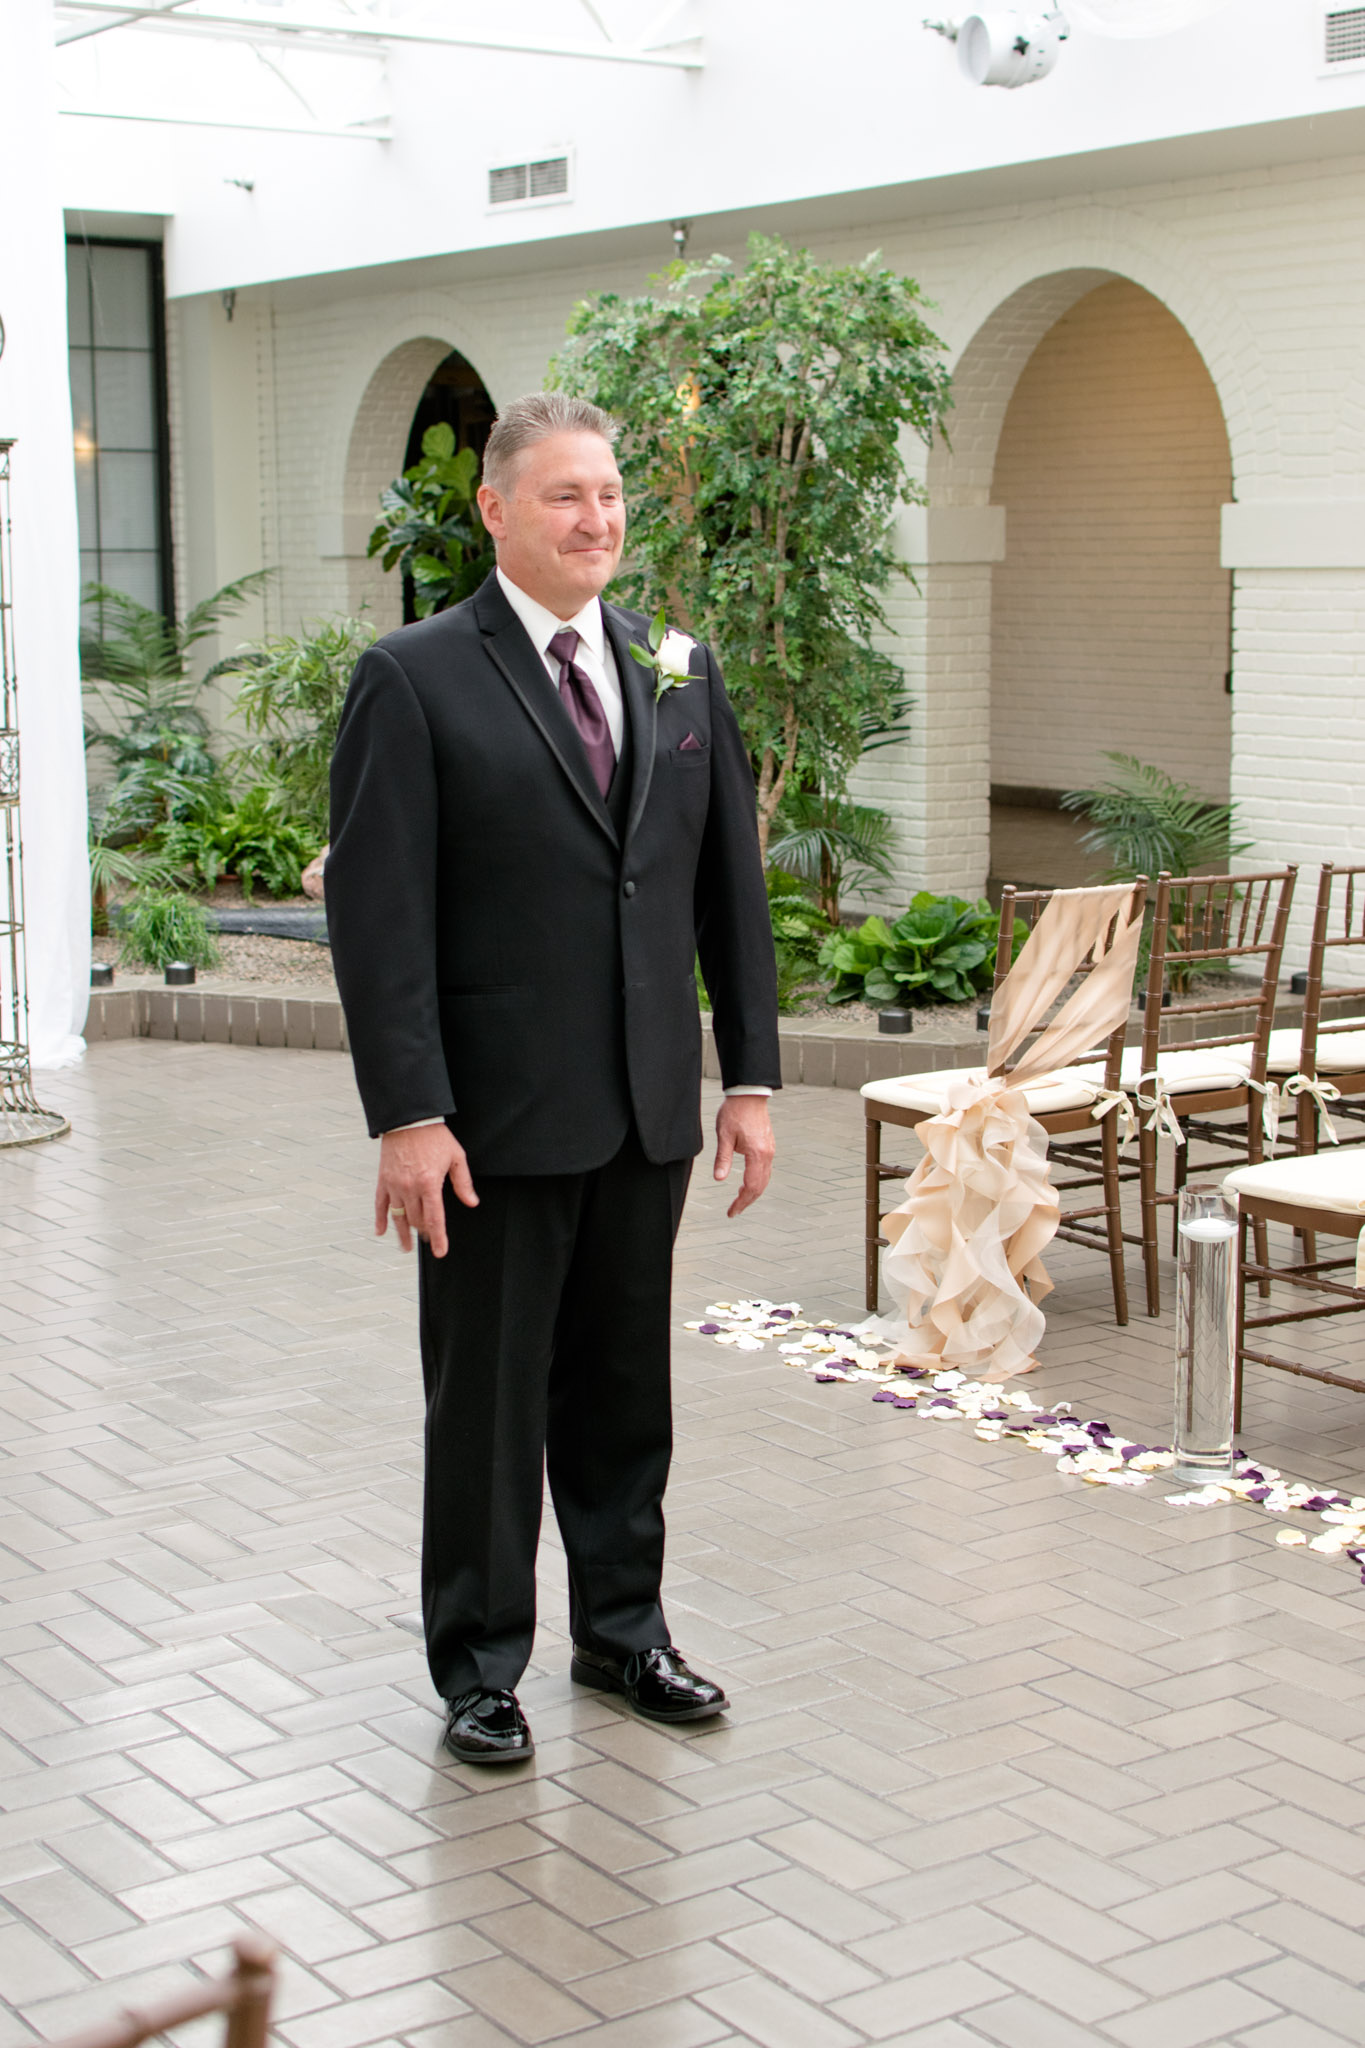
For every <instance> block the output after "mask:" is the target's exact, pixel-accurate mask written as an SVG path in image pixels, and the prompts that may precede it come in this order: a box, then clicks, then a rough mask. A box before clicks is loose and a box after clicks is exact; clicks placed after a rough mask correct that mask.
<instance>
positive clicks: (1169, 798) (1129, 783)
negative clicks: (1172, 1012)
mask: <svg viewBox="0 0 1365 2048" xmlns="http://www.w3.org/2000/svg"><path fill="white" fill-rule="evenodd" d="M1104 758H1105V760H1106V761H1112V762H1113V764H1114V767H1115V770H1116V773H1115V775H1114V777H1113V779H1112V781H1110V782H1103V783H1100V784H1099V785H1098V786H1097V787H1096V788H1094V789H1072V790H1068V791H1067V793H1066V795H1065V796H1064V797H1063V798H1062V808H1063V810H1067V811H1079V812H1080V813H1081V814H1082V816H1084V817H1086V818H1087V819H1089V821H1090V826H1091V829H1090V831H1088V832H1086V833H1085V834H1083V836H1082V838H1081V845H1082V846H1083V847H1084V849H1085V851H1086V852H1087V853H1094V854H1108V855H1109V860H1110V865H1109V868H1108V869H1107V871H1106V873H1105V875H1104V877H1103V879H1104V880H1105V881H1106V882H1131V881H1134V880H1136V878H1137V877H1138V876H1139V875H1159V874H1160V873H1161V872H1162V871H1163V869H1164V870H1165V872H1166V873H1167V874H1171V875H1197V874H1206V875H1216V874H1225V873H1226V872H1227V870H1228V868H1229V867H1230V866H1231V865H1232V862H1233V861H1234V860H1235V859H1236V858H1238V856H1239V855H1241V854H1244V853H1248V852H1250V850H1251V841H1250V840H1249V839H1235V838H1234V837H1233V834H1234V832H1235V831H1236V829H1237V806H1236V804H1235V803H1215V802H1213V801H1212V799H1211V798H1209V797H1206V796H1202V795H1201V794H1200V792H1199V791H1198V790H1197V789H1195V788H1194V787H1193V785H1192V784H1191V783H1188V782H1177V781H1176V779H1175V777H1174V776H1173V775H1169V774H1167V772H1166V770H1165V769H1164V768H1157V767H1155V766H1154V765H1153V764H1152V763H1151V762H1150V761H1140V760H1139V759H1138V758H1137V756H1136V755H1135V754H1111V753H1107V754H1106V755H1105V757H1104ZM1185 912H1186V892H1185V891H1184V890H1183V889H1175V890H1173V891H1172V892H1171V939H1172V942H1173V944H1174V946H1175V948H1176V950H1179V949H1180V948H1181V946H1182V945H1183V943H1184V933H1185ZM1146 959H1147V939H1146V938H1144V940H1143V948H1142V956H1141V961H1140V967H1139V971H1140V972H1145V967H1146ZM1221 965H1222V963H1220V962H1218V961H1214V960H1209V961H1206V962H1205V963H1204V969H1203V971H1204V972H1212V971H1217V970H1219V969H1220V967H1221ZM1193 978H1194V974H1193V969H1192V968H1189V967H1180V966H1174V965H1173V966H1172V967H1171V968H1170V970H1169V982H1170V987H1171V988H1172V990H1173V991H1174V992H1175V993H1176V994H1181V993H1183V992H1184V991H1186V990H1187V989H1188V988H1189V986H1190V983H1191V982H1192V980H1193Z"/></svg>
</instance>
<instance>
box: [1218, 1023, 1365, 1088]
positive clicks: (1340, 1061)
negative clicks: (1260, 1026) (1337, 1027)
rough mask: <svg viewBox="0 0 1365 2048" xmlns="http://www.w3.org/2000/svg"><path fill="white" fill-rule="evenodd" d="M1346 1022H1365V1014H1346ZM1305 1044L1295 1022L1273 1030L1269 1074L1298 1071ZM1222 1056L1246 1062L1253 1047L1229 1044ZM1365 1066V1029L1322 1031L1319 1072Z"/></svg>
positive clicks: (1352, 1071) (1348, 1070)
mask: <svg viewBox="0 0 1365 2048" xmlns="http://www.w3.org/2000/svg"><path fill="white" fill-rule="evenodd" d="M1341 1022H1342V1023H1343V1024H1352V1025H1361V1026H1365V1017H1343V1018H1342V1019H1341ZM1302 1045H1303V1034H1302V1033H1301V1032H1300V1031H1299V1030H1297V1029H1296V1027H1295V1026H1293V1025H1292V1024H1290V1025H1286V1026H1285V1027H1284V1028H1283V1029H1282V1030H1280V1031H1272V1032H1271V1034H1270V1044H1269V1046H1268V1048H1267V1051H1266V1063H1265V1065H1266V1072H1267V1073H1268V1074H1297V1073H1298V1071H1299V1053H1300V1051H1301V1049H1302ZM1223 1057H1225V1058H1227V1059H1237V1060H1240V1061H1242V1063H1243V1064H1244V1065H1248V1066H1249V1065H1250V1063H1251V1047H1250V1045H1249V1044H1247V1045H1228V1046H1224V1048H1223ZM1362 1068H1365V1029H1361V1030H1358V1031H1357V1030H1352V1031H1320V1032H1319V1033H1318V1072H1319V1073H1320V1074H1356V1073H1359V1072H1360V1071H1361V1069H1362Z"/></svg>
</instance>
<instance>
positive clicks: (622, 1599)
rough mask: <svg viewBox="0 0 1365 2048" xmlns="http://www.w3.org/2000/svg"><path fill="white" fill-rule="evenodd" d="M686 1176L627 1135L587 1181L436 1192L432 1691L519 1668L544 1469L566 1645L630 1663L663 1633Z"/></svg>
mask: <svg viewBox="0 0 1365 2048" xmlns="http://www.w3.org/2000/svg"><path fill="white" fill-rule="evenodd" d="M691 1168H692V1162H691V1160H690V1159H679V1160H674V1161H671V1162H669V1163H667V1164H665V1165H663V1166H655V1165H652V1164H651V1163H650V1162H649V1160H647V1159H646V1158H645V1156H644V1153H643V1151H642V1150H641V1148H640V1143H639V1139H638V1138H637V1137H636V1135H635V1132H634V1130H633V1129H632V1131H631V1132H630V1134H629V1135H628V1137H627V1138H626V1141H625V1143H624V1144H623V1145H622V1147H621V1150H620V1151H619V1152H618V1153H617V1155H616V1157H615V1158H614V1159H612V1160H610V1161H609V1162H608V1164H607V1165H605V1166H600V1167H597V1168H595V1169H594V1170H593V1171H591V1172H589V1173H574V1174H545V1175H509V1176H499V1175H495V1174H480V1175H476V1177H475V1187H476V1189H477V1192H478V1195H479V1206H478V1208H477V1209H466V1208H464V1207H463V1206H462V1204H460V1203H459V1202H457V1201H456V1200H455V1198H454V1195H453V1194H452V1193H451V1190H450V1188H449V1186H448V1185H447V1188H446V1224H447V1229H448V1231H449V1235H450V1249H449V1251H448V1252H447V1253H446V1256H445V1257H444V1258H443V1259H436V1258H433V1257H432V1255H431V1252H430V1250H429V1248H428V1247H427V1246H426V1245H425V1244H424V1245H422V1247H421V1250H420V1256H419V1272H420V1288H421V1330H422V1372H423V1379H424V1381H425V1385H426V1400H427V1422H426V1494H425V1507H424V1514H423V1524H422V1609H423V1615H424V1618H425V1622H426V1638H427V1659H428V1662H429V1664H430V1666H431V1676H432V1679H433V1681H434V1683H435V1686H436V1690H437V1692H438V1693H440V1695H441V1696H442V1698H443V1699H452V1698H454V1697H455V1696H456V1695H457V1694H459V1693H462V1692H467V1691H468V1690H470V1689H471V1688H472V1687H475V1686H478V1687H482V1688H485V1689H487V1690H489V1691H496V1690H500V1689H502V1688H506V1689H508V1690H510V1689H511V1688H513V1687H514V1686H515V1685H516V1683H517V1681H518V1679H519V1678H520V1677H521V1674H522V1672H523V1671H524V1670H525V1668H526V1664H527V1661H528V1659H529V1657H530V1654H531V1643H532V1639H533V1637H534V1634H535V1619H536V1608H535V1561H536V1546H537V1542H538V1540H539V1536H540V1517H541V1502H542V1498H543V1492H544V1478H543V1475H544V1473H545V1472H546V1470H548V1473H549V1480H550V1493H551V1498H552V1499H553V1502H554V1508H555V1515H556V1518H557V1520H558V1522H559V1528H560V1534H561V1535H562V1537H563V1540H564V1549H565V1552H566V1555H567V1558H568V1566H569V1612H570V1621H571V1625H572V1629H573V1638H574V1641H575V1642H577V1643H581V1644H582V1645H583V1646H584V1648H586V1649H594V1650H598V1651H601V1652H604V1653H606V1654H609V1655H612V1656H620V1657H626V1656H629V1655H630V1653H631V1652H632V1651H635V1650H647V1649H651V1648H653V1647H654V1646H655V1645H656V1644H660V1643H666V1642H668V1640H669V1634H668V1628H667V1625H666V1623H665V1621H664V1617H663V1609H662V1607H661V1605H660V1601H659V1581H660V1576H661V1573H662V1570H663V1552H664V1517H663V1494H664V1487H665V1485H666V1484H667V1480H668V1467H669V1460H670V1457H671V1454H672V1447H673V1424H672V1403H671V1397H670V1386H669V1312H670V1304H669V1297H670V1290H671V1284H672V1273H673V1241H674V1239H675V1237H676V1236H677V1231H678V1224H679V1221H680V1220H681V1216H682V1207H683V1200H684V1197H685V1196H686V1193H687V1183H688V1179H689V1177H690V1174H691Z"/></svg>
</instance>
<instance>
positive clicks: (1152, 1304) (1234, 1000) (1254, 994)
mask: <svg viewBox="0 0 1365 2048" xmlns="http://www.w3.org/2000/svg"><path fill="white" fill-rule="evenodd" d="M1297 872H1298V870H1297V868H1296V867H1292V866H1291V867H1285V868H1276V869H1273V870H1270V871H1267V872H1263V873H1260V874H1252V875H1183V876H1179V877H1175V878H1173V877H1172V876H1170V875H1167V874H1163V875H1161V876H1160V877H1159V878H1158V881H1157V889H1156V903H1155V908H1154V913H1153V919H1152V937H1151V955H1150V960H1149V966H1148V974H1147V996H1146V1011H1145V1015H1144V1017H1143V1028H1142V1044H1141V1048H1140V1050H1139V1052H1138V1056H1137V1059H1136V1060H1134V1058H1133V1056H1132V1054H1131V1053H1130V1054H1129V1057H1128V1059H1127V1060H1125V1061H1124V1063H1123V1078H1124V1083H1125V1085H1126V1086H1128V1087H1129V1089H1130V1092H1131V1093H1132V1095H1133V1099H1134V1102H1135V1104H1136V1106H1137V1108H1138V1111H1139V1131H1138V1167H1139V1175H1138V1179H1139V1187H1140V1190H1141V1205H1142V1259H1143V1267H1144V1270H1145V1275H1146V1282H1147V1313H1148V1314H1149V1315H1153V1316H1155V1315H1159V1314H1160V1313H1161V1282H1160V1277H1159V1273H1158V1267H1157V1216H1158V1211H1159V1210H1160V1209H1162V1208H1164V1207H1167V1206H1171V1207H1173V1206H1174V1204H1175V1202H1176V1200H1177V1199H1178V1196H1179V1192H1180V1189H1181V1188H1182V1187H1183V1186H1184V1183H1185V1178H1186V1173H1187V1168H1188V1155H1189V1142H1188V1141H1189V1138H1190V1137H1191V1135H1194V1136H1196V1137H1198V1138H1200V1139H1201V1140H1203V1142H1205V1143H1206V1144H1213V1145H1219V1146H1223V1147H1226V1148H1228V1149H1231V1150H1232V1151H1234V1152H1236V1153H1238V1154H1240V1156H1241V1157H1242V1158H1243V1159H1245V1160H1247V1161H1248V1162H1249V1163H1251V1164H1253V1165H1255V1164H1257V1163H1258V1162H1259V1161H1260V1160H1261V1159H1262V1158H1263V1157H1264V1155H1265V1132H1264V1116H1265V1108H1264V1105H1265V1102H1266V1061H1267V1055H1268V1051H1269V1044H1270V1033H1271V1029H1272V1026H1273V1024H1274V1021H1275V1002H1276V997H1277V994H1278V987H1279V976H1280V962H1281V959H1282V957H1283V954H1284V940H1285V931H1286V929H1287V926H1288V922H1289V908H1290V904H1291V903H1292V901H1293V896H1294V878H1295V876H1296V874H1297ZM1234 968H1240V970H1241V972H1240V974H1239V976H1238V979H1239V981H1240V982H1241V986H1240V987H1237V986H1234V985H1232V984H1229V988H1228V993H1227V994H1221V993H1220V994H1217V995H1214V994H1212V993H1209V992H1207V991H1204V992H1200V993H1198V994H1195V995H1190V994H1189V993H1188V986H1187V985H1188V983H1189V981H1190V980H1191V979H1193V978H1194V977H1195V976H1197V975H1198V974H1199V973H1200V972H1201V970H1202V971H1203V973H1204V974H1205V975H1206V976H1208V975H1211V974H1213V973H1214V972H1215V971H1216V970H1221V969H1228V970H1233V969H1234ZM1248 980H1250V981H1251V982H1252V986H1250V987H1248V986H1247V983H1248ZM1166 995H1169V997H1170V1006H1169V1007H1168V1008H1163V1004H1162V998H1163V996H1166ZM1249 1007H1254V1011H1255V1024H1254V1028H1253V1031H1252V1035H1251V1038H1250V1039H1249V1040H1248V1038H1247V1036H1246V1029H1245V1024H1244V1022H1242V1020H1243V1019H1244V1018H1245V1014H1246V1011H1247V1009H1248V1008H1249ZM1239 1013H1240V1015H1239ZM1192 1020H1193V1021H1194V1029H1193V1032H1191V1030H1190V1025H1191V1022H1192ZM1234 1021H1236V1023H1237V1024H1238V1025H1239V1026H1240V1028H1237V1029H1227V1030H1223V1031H1220V1030H1219V1029H1218V1026H1219V1024H1225V1025H1228V1026H1232V1025H1233V1024H1234ZM1134 1068H1136V1069H1137V1071H1136V1072H1134ZM1229 1111H1234V1112H1237V1111H1240V1112H1241V1114H1240V1116H1239V1117H1238V1119H1237V1121H1236V1122H1235V1123H1232V1124H1229V1123H1227V1122H1213V1121H1211V1119H1212V1118H1213V1117H1215V1116H1226V1113H1227V1112H1229ZM1162 1129H1165V1130H1166V1131H1168V1132H1169V1133H1170V1135H1171V1136H1172V1137H1175V1136H1176V1133H1177V1131H1178V1132H1179V1133H1180V1139H1181V1140H1183V1142H1180V1141H1178V1142H1177V1143H1176V1145H1175V1164H1174V1170H1173V1174H1172V1186H1171V1188H1170V1190H1169V1191H1168V1192H1166V1193H1162V1192H1161V1190H1160V1188H1159V1186H1158V1178H1157V1166H1158V1146H1157V1141H1158V1136H1159V1133H1160V1131H1161V1130H1162ZM1256 1252H1257V1259H1258V1262H1259V1264H1261V1265H1264V1264H1265V1257H1266V1249H1265V1230H1264V1225H1262V1224H1257V1225H1256Z"/></svg>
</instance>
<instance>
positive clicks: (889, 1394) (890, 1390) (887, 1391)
mask: <svg viewBox="0 0 1365 2048" xmlns="http://www.w3.org/2000/svg"><path fill="white" fill-rule="evenodd" d="M872 1398H873V1400H874V1401H899V1400H900V1399H901V1398H902V1397H901V1396H900V1395H899V1394H898V1393H897V1392H896V1390H895V1388H894V1387H878V1389H877V1391H876V1393H875V1394H874V1395H873V1396H872Z"/></svg>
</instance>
